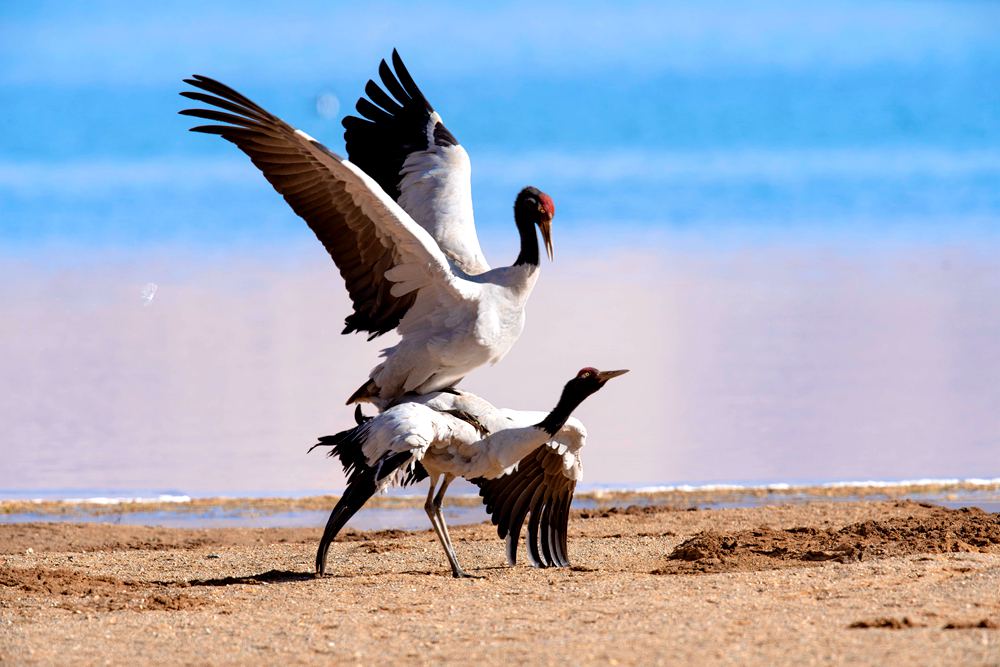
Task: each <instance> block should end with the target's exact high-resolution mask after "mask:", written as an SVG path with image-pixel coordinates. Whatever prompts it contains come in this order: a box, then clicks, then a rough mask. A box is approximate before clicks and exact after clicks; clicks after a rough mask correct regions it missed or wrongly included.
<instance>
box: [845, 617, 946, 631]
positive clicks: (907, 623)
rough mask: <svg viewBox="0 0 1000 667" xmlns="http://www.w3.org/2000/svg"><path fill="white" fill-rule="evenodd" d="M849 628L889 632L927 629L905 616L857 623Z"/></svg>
mask: <svg viewBox="0 0 1000 667" xmlns="http://www.w3.org/2000/svg"><path fill="white" fill-rule="evenodd" d="M847 627H849V628H852V629H861V628H885V629H887V630H903V629H904V628H923V627H926V626H924V625H923V624H921V623H914V622H913V621H911V620H910V619H909V618H907V617H906V616H904V617H903V618H888V617H883V618H876V619H874V620H871V621H855V622H854V623H851V624H850V625H848V626H847Z"/></svg>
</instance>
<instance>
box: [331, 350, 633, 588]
mask: <svg viewBox="0 0 1000 667" xmlns="http://www.w3.org/2000/svg"><path fill="white" fill-rule="evenodd" d="M626 372H628V371H624V370H616V371H599V370H597V369H595V368H584V369H582V370H580V372H579V373H577V374H576V376H575V377H574V378H573V379H571V380H570V381H569V382H567V383H566V385H565V387H564V388H563V391H562V395H561V396H560V397H559V402H558V403H557V404H556V407H555V408H553V409H552V410H551V411H550V412H549V413H547V414H546V413H540V412H520V411H517V410H506V409H498V408H496V407H494V406H493V405H491V404H490V403H488V402H487V401H485V400H483V399H481V398H479V397H478V396H475V395H473V394H469V393H465V392H454V391H451V392H436V393H433V394H427V395H424V396H416V397H413V399H412V400H409V401H407V402H405V403H399V404H397V405H394V406H392V407H391V408H389V409H387V410H385V411H384V412H382V413H381V414H379V415H376V416H375V417H370V418H366V419H363V420H362V419H360V418H359V421H361V423H360V424H359V425H358V426H356V427H354V428H352V429H349V430H347V431H343V432H341V433H338V434H337V435H333V436H326V437H323V438H320V442H319V443H318V444H317V445H314V446H313V447H318V446H329V447H331V450H330V456H336V457H337V458H339V459H340V462H341V464H342V465H343V466H344V471H345V472H346V473H347V476H348V477H347V488H346V490H345V491H344V494H343V496H341V498H340V501H339V502H338V503H337V505H336V507H334V508H333V511H332V512H331V513H330V518H329V520H328V521H327V524H326V529H325V530H324V532H323V538H322V539H321V540H320V544H319V549H318V550H317V552H316V573H317V574H323V573H324V572H325V571H326V559H327V552H328V551H329V548H330V543H331V542H333V540H334V538H335V537H336V536H337V534H338V533H339V532H340V530H341V529H342V528H343V527H344V525H345V524H346V523H347V522H348V520H349V519H350V518H351V517H352V516H354V514H355V513H356V512H357V511H358V510H360V509H361V508H362V507H363V506H364V504H365V503H366V502H368V499H369V498H371V497H372V496H373V495H374V494H375V493H377V492H379V491H383V490H385V489H386V488H388V487H390V486H392V485H400V486H406V485H408V484H412V483H415V482H418V481H421V480H422V479H424V478H425V477H430V480H431V483H430V488H429V490H428V493H427V501H426V503H425V504H424V509H425V510H426V512H427V517H428V518H429V519H430V522H431V526H432V527H433V528H434V532H435V534H436V535H437V537H438V540H439V541H440V543H441V546H442V548H443V549H444V552H445V556H446V557H447V558H448V562H449V564H450V565H451V572H452V575H453V576H455V577H470V576H472V575H469V574H467V573H466V572H465V571H464V570H463V569H462V567H461V566H460V565H459V563H458V558H457V557H456V555H455V548H454V546H453V545H452V542H451V537H450V535H449V534H448V526H447V525H446V524H445V521H444V515H443V514H442V513H441V506H442V503H443V501H444V495H445V492H446V490H447V489H448V485H449V484H451V482H452V481H453V480H454V479H455V478H456V477H463V478H465V479H467V480H470V481H471V482H473V483H474V484H476V485H477V486H479V488H480V495H481V496H482V497H483V500H484V502H485V503H486V509H487V511H488V512H489V513H490V515H491V516H492V519H493V523H494V524H496V525H497V527H498V533H499V535H500V537H501V538H506V540H507V560H508V562H509V563H510V564H511V565H513V564H514V563H515V562H516V553H517V543H518V538H519V535H520V532H521V527H522V526H523V524H524V520H525V518H527V516H528V514H529V513H530V514H531V518H530V520H529V522H528V554H529V557H530V558H531V561H532V564H533V565H535V566H536V567H548V566H550V565H554V566H567V565H569V559H568V557H567V548H566V529H567V523H568V519H569V507H570V502H571V501H572V499H573V491H574V489H575V488H576V481H577V480H578V479H579V477H580V475H581V473H582V467H581V464H580V456H579V454H580V449H581V448H582V447H583V444H584V440H585V438H586V431H585V430H584V428H583V425H582V424H581V423H580V422H579V421H578V420H575V419H571V417H570V415H571V413H572V412H573V410H575V409H576V408H577V406H579V405H580V404H581V403H582V402H583V401H584V400H585V399H586V398H587V397H588V396H590V395H591V394H593V393H595V392H597V391H598V390H599V389H601V387H603V386H604V385H605V383H606V382H607V381H608V380H610V379H611V378H614V377H618V376H619V375H623V374H624V373H626ZM439 483H440V486H439Z"/></svg>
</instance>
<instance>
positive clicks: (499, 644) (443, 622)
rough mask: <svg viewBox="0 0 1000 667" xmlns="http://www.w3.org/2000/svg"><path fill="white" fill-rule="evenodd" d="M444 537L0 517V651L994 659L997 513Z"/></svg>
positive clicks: (887, 505) (710, 519)
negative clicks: (543, 566) (318, 574)
mask: <svg viewBox="0 0 1000 667" xmlns="http://www.w3.org/2000/svg"><path fill="white" fill-rule="evenodd" d="M453 536H454V538H455V541H456V548H457V551H458V556H459V558H460V560H461V561H462V562H463V565H464V566H465V567H466V569H467V570H469V571H470V572H472V573H475V574H478V575H481V576H483V577H484V578H483V579H476V580H454V579H452V578H451V577H450V576H449V573H448V570H447V565H446V562H445V559H444V556H443V554H442V553H441V550H440V547H439V546H438V544H437V543H436V541H435V538H434V535H433V533H431V532H430V531H416V532H405V531H397V530H394V531H379V532H369V533H364V532H357V531H348V532H347V533H346V534H345V535H344V536H343V537H342V539H340V540H338V541H337V542H336V543H335V544H334V545H333V548H332V550H331V553H330V565H331V566H330V572H331V575H330V576H327V577H325V578H322V579H316V578H314V577H313V575H312V560H313V556H314V550H315V546H316V541H317V539H318V537H319V529H299V528H296V529H280V528H272V529H246V528H220V529H166V528H154V527H143V526H117V525H110V524H73V523H63V524H44V523H35V524H11V525H4V526H0V552H2V556H0V563H2V568H0V623H2V626H0V627H2V630H0V662H4V663H7V664H52V663H63V664H64V663H67V662H73V663H75V664H105V663H106V664H124V663H150V662H155V663H158V664H164V663H167V664H205V663H212V664H248V663H250V664H274V663H279V662H280V663H285V664H302V663H316V664H320V663H323V664H330V663H334V664H342V663H352V664H353V663H356V664H371V663H375V662H388V661H392V662H397V663H402V664H411V663H416V664H422V663H431V662H438V663H439V662H441V661H450V662H463V663H468V662H472V661H489V662H492V663H496V662H500V661H504V662H510V661H514V662H521V661H523V662H531V663H532V664H538V663H541V664H555V663H562V664H565V663H567V662H569V663H570V664H590V663H601V664H678V663H692V664H705V663H708V664H844V663H850V664H940V665H956V664H966V665H996V664H1000V629H998V628H1000V515H997V514H988V513H985V512H982V511H980V510H977V509H964V510H947V509H943V508H940V507H936V506H933V505H929V504H921V503H915V502H911V501H860V502H844V501H840V502H812V503H804V504H786V505H775V506H767V507H758V508H747V509H720V510H681V509H676V508H674V509H672V508H669V507H638V506H632V507H625V508H610V509H600V510H588V511H577V512H576V513H575V514H574V516H573V517H572V519H571V523H570V543H569V546H570V552H571V553H570V557H571V559H572V561H573V567H572V568H570V569H549V570H536V569H532V568H530V567H528V566H527V565H524V564H519V565H518V566H517V567H515V568H508V567H507V566H506V563H505V561H504V557H503V551H502V548H501V542H500V541H499V540H498V539H497V537H496V534H495V532H494V531H493V528H492V527H491V526H489V525H487V524H479V525H473V526H462V527H456V528H454V529H453ZM522 551H523V547H522ZM523 557H524V555H523V553H522V559H523Z"/></svg>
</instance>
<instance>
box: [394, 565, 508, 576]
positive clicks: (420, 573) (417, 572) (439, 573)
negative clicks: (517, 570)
mask: <svg viewBox="0 0 1000 667" xmlns="http://www.w3.org/2000/svg"><path fill="white" fill-rule="evenodd" d="M507 569H509V568H506V567H502V566H499V565H495V566H492V567H477V568H476V569H474V570H466V572H468V573H469V574H485V573H486V572H487V571H489V570H507ZM400 574H413V575H417V576H422V577H443V578H445V579H454V577H453V576H451V572H450V571H448V570H402V571H400Z"/></svg>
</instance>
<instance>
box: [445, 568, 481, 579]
mask: <svg viewBox="0 0 1000 667" xmlns="http://www.w3.org/2000/svg"><path fill="white" fill-rule="evenodd" d="M451 574H452V576H453V577H455V578H456V579H485V578H486V577H483V576H481V575H478V574H469V573H468V572H466V571H465V570H459V571H458V572H452V573H451Z"/></svg>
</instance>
